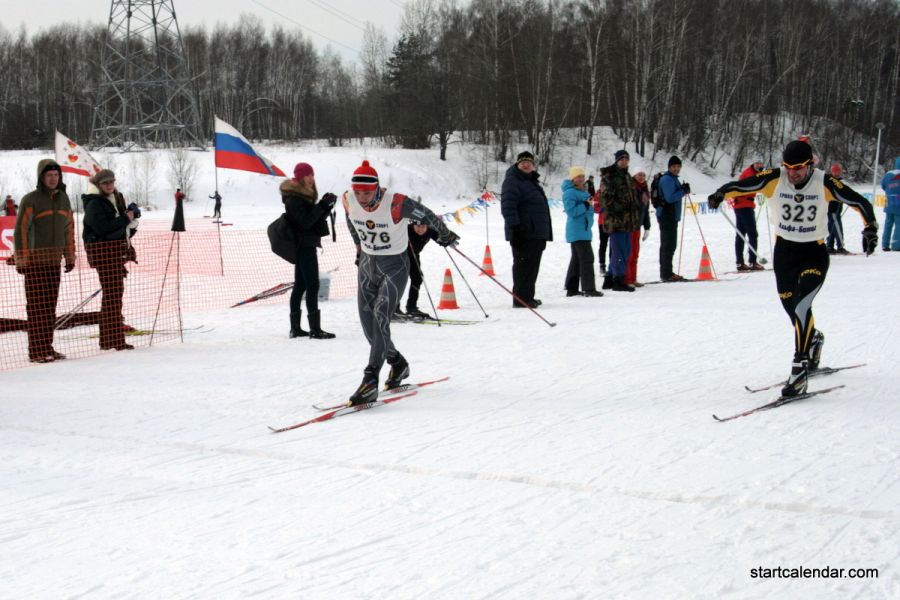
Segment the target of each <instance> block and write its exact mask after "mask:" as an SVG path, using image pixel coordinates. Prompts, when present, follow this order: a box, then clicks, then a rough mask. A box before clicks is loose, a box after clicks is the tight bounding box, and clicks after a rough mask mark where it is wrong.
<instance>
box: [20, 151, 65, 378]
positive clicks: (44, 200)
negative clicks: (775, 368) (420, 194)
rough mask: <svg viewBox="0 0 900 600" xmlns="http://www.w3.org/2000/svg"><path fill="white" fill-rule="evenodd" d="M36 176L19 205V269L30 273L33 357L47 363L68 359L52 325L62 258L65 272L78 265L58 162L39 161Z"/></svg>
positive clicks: (27, 302)
mask: <svg viewBox="0 0 900 600" xmlns="http://www.w3.org/2000/svg"><path fill="white" fill-rule="evenodd" d="M37 175H38V181H37V188H36V189H35V190H34V191H33V192H30V193H28V194H26V195H25V197H24V198H22V202H21V204H20V206H19V213H18V214H17V215H16V230H15V234H14V241H15V247H16V270H17V271H18V272H19V273H21V274H23V275H24V276H25V311H26V313H27V315H28V358H29V360H31V361H32V362H42V363H43V362H52V361H54V360H62V359H64V358H65V355H63V354H61V353H59V352H57V351H55V350H54V349H53V330H54V328H55V325H56V301H57V299H58V297H59V282H60V273H59V263H60V260H61V259H65V263H66V273H68V272H69V271H71V270H72V269H74V268H75V221H74V219H73V218H72V205H71V203H70V202H69V197H68V196H67V195H66V186H65V185H64V184H63V182H62V170H61V169H60V168H59V165H58V164H57V163H56V161H55V160H51V159H44V160H42V161H40V162H39V163H38V167H37Z"/></svg>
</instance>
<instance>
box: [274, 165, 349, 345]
mask: <svg viewBox="0 0 900 600" xmlns="http://www.w3.org/2000/svg"><path fill="white" fill-rule="evenodd" d="M279 191H280V192H281V201H282V202H284V212H285V213H287V218H288V222H289V223H290V224H291V227H292V228H293V229H294V236H295V237H296V239H297V262H296V263H295V264H294V289H293V290H291V300H290V307H291V331H290V337H292V338H296V337H306V336H309V337H311V338H313V339H320V340H327V339H331V338H333V337H334V334H333V333H329V332H327V331H323V330H322V315H321V313H320V312H319V257H318V255H317V254H316V248H321V247H322V241H321V240H322V238H323V237H325V236H326V235H328V223H327V219H328V215H329V214H330V213H331V210H332V209H333V208H334V203H335V201H336V200H337V196H335V195H334V194H331V193H328V194H324V195H323V196H322V199H321V200H319V201H318V202H317V201H316V200H317V199H318V197H319V192H318V191H317V190H316V178H315V174H314V173H313V168H312V167H311V166H310V165H309V164H307V163H298V164H297V166H295V167H294V178H293V179H285V180H284V181H282V182H281V186H280V187H279ZM304 292H305V293H306V312H307V315H306V317H307V319H308V320H309V332H306V331H304V330H303V328H302V327H301V326H300V318H301V317H302V312H301V310H300V300H301V299H302V297H303V294H304Z"/></svg>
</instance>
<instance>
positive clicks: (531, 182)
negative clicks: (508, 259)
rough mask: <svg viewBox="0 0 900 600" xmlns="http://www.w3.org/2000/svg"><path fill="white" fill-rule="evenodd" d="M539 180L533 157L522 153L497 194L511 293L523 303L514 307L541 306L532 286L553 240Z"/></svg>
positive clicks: (548, 212)
mask: <svg viewBox="0 0 900 600" xmlns="http://www.w3.org/2000/svg"><path fill="white" fill-rule="evenodd" d="M539 178H540V175H539V174H538V172H537V171H536V170H535V167H534V155H533V154H532V153H531V152H527V151H526V152H521V153H520V154H519V155H518V156H517V157H516V164H514V165H512V166H511V167H510V168H509V169H508V170H507V171H506V178H505V179H504V180H503V188H502V190H501V194H500V212H501V213H503V220H504V223H505V227H504V230H505V233H506V239H507V240H508V241H509V245H510V246H511V247H512V254H513V293H514V294H515V295H516V296H517V297H518V298H519V299H521V301H522V302H524V304H520V303H519V302H518V300H515V299H514V300H513V308H524V307H526V306H530V307H531V308H536V307H538V306H540V304H541V301H540V300H537V299H535V297H534V285H535V282H536V281H537V276H538V271H539V270H540V268H541V255H542V254H543V253H544V249H545V248H546V247H547V242H552V241H553V227H552V223H551V221H550V206H549V205H548V204H547V196H546V194H544V189H543V188H542V187H541V184H540V183H539V182H538V179H539Z"/></svg>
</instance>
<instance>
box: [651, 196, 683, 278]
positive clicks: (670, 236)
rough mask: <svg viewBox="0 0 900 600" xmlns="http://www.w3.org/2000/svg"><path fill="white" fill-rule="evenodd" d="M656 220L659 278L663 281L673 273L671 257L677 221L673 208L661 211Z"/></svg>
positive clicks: (675, 240)
mask: <svg viewBox="0 0 900 600" xmlns="http://www.w3.org/2000/svg"><path fill="white" fill-rule="evenodd" d="M670 212H671V214H669V213H670ZM656 221H657V223H659V278H660V279H662V280H664V281H665V280H666V279H668V278H669V277H671V276H672V275H673V274H674V271H673V270H672V259H673V258H674V257H675V248H676V247H677V246H678V221H677V220H676V219H675V211H674V210H672V211H663V213H662V215H661V216H659V217H657V219H656Z"/></svg>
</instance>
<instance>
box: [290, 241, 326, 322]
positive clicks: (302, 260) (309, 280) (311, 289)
mask: <svg viewBox="0 0 900 600" xmlns="http://www.w3.org/2000/svg"><path fill="white" fill-rule="evenodd" d="M304 292H306V310H307V311H308V313H309V314H315V313H316V312H318V310H319V256H318V255H317V254H316V249H315V248H307V247H303V246H301V247H300V248H298V249H297V262H296V263H295V264H294V289H293V290H292V291H291V300H290V307H291V312H292V313H295V312H297V311H299V310H300V299H301V298H302V297H303V293H304Z"/></svg>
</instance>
